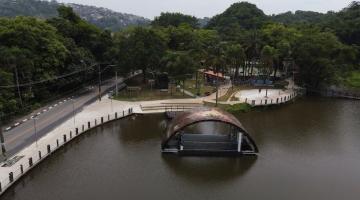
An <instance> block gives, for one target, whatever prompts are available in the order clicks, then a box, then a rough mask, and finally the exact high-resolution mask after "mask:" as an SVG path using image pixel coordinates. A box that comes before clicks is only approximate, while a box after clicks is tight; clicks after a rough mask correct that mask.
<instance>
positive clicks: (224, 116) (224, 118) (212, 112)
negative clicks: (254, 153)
mask: <svg viewBox="0 0 360 200" xmlns="http://www.w3.org/2000/svg"><path fill="white" fill-rule="evenodd" d="M205 121H217V122H223V123H227V124H231V125H234V126H235V127H237V128H239V129H241V130H243V131H244V132H245V133H246V130H245V128H244V127H243V125H242V124H241V123H240V121H239V120H238V119H237V118H236V117H234V116H233V115H232V114H230V113H228V112H225V111H223V110H221V109H219V108H207V107H202V108H197V109H192V110H191V111H189V112H184V113H182V114H180V115H178V116H176V117H175V118H174V119H173V120H172V121H171V123H170V124H169V126H168V128H167V131H166V138H165V141H164V143H166V142H167V141H168V140H170V138H171V137H172V136H174V135H176V133H178V132H179V131H180V130H182V129H184V128H185V127H187V126H190V125H192V124H195V123H199V122H205Z"/></svg>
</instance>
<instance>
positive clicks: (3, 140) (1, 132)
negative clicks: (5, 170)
mask: <svg viewBox="0 0 360 200" xmlns="http://www.w3.org/2000/svg"><path fill="white" fill-rule="evenodd" d="M2 117H3V115H2V113H1V115H0V142H1V153H2V155H3V156H4V158H5V160H6V149H5V139H4V135H3V129H2V123H1V120H2Z"/></svg>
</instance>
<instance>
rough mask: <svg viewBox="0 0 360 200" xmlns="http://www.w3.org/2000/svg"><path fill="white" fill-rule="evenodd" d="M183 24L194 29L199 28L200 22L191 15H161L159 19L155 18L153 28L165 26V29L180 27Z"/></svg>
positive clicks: (167, 13)
mask: <svg viewBox="0 0 360 200" xmlns="http://www.w3.org/2000/svg"><path fill="white" fill-rule="evenodd" d="M181 24H188V25H190V26H191V27H192V28H198V27H199V21H198V19H197V18H196V17H194V16H190V15H184V14H181V13H169V12H166V13H161V15H160V16H159V17H155V19H154V21H153V22H152V25H153V26H163V27H169V26H173V27H179V26H180V25H181Z"/></svg>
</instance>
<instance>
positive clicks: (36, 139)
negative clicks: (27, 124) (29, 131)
mask: <svg viewBox="0 0 360 200" xmlns="http://www.w3.org/2000/svg"><path fill="white" fill-rule="evenodd" d="M33 121H34V136H35V144H36V148H37V147H38V142H37V141H38V137H37V131H36V118H35V117H34V118H33Z"/></svg>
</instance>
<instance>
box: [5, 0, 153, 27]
mask: <svg viewBox="0 0 360 200" xmlns="http://www.w3.org/2000/svg"><path fill="white" fill-rule="evenodd" d="M60 5H63V4H61V3H58V2H57V1H39V0H0V16H5V17H15V16H19V15H21V16H34V17H40V18H45V19H46V18H51V17H55V16H57V8H58V7H59V6H60ZM65 5H67V6H70V7H72V8H73V9H74V11H75V12H76V13H77V14H79V15H80V17H81V18H83V19H85V20H86V21H88V22H90V23H92V24H94V25H96V26H98V27H100V28H102V29H109V30H112V31H117V30H120V29H123V28H125V27H128V26H138V25H140V26H142V25H148V24H149V23H150V20H148V19H146V18H144V17H140V16H136V15H132V14H125V13H119V12H115V11H112V10H110V9H106V8H99V7H95V6H86V5H80V4H65Z"/></svg>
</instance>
